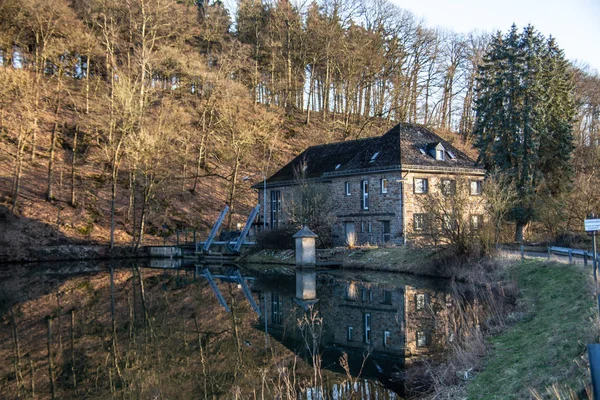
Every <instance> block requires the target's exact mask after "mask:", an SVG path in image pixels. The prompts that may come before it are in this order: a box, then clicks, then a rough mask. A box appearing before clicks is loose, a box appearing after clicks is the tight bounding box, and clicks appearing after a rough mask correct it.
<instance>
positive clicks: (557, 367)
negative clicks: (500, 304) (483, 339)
mask: <svg viewBox="0 0 600 400" xmlns="http://www.w3.org/2000/svg"><path fill="white" fill-rule="evenodd" d="M508 273H509V274H510V278H512V279H514V280H515V281H516V282H517V284H518V286H519V288H520V299H519V301H520V305H521V306H522V307H520V308H521V309H523V310H524V312H525V314H524V316H523V317H522V318H520V319H519V321H518V322H516V323H515V324H514V325H513V326H511V327H509V328H507V330H505V331H504V332H503V333H502V334H500V335H498V336H495V337H492V338H491V340H490V342H491V347H492V349H491V351H490V353H489V354H488V356H487V360H486V361H485V363H484V369H483V371H481V372H479V373H478V374H476V375H475V378H474V379H473V381H471V382H470V383H469V384H468V385H467V393H468V398H469V399H526V398H531V397H532V394H531V391H530V389H534V390H535V391H537V393H540V394H542V395H543V397H544V398H546V397H548V396H549V395H548V393H549V392H548V388H550V387H551V386H553V385H554V387H555V388H556V387H559V386H560V387H562V388H564V387H567V386H568V387H570V388H572V389H573V390H575V391H576V392H579V391H581V389H582V388H583V387H584V383H587V382H589V372H588V367H587V363H586V362H585V359H584V356H585V355H586V347H585V346H586V344H587V343H593V342H595V341H596V339H597V335H596V332H594V329H593V328H594V325H595V320H596V319H597V313H596V310H595V302H594V297H593V296H592V295H591V290H590V283H589V282H590V279H589V275H590V272H589V271H588V270H584V269H583V268H580V267H575V266H573V265H566V264H558V263H553V262H542V261H534V260H527V261H523V262H520V263H517V264H515V265H514V266H512V267H510V269H509V270H508Z"/></svg>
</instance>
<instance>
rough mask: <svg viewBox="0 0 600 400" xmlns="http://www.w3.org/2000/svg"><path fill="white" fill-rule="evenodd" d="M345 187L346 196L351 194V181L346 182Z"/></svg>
mask: <svg viewBox="0 0 600 400" xmlns="http://www.w3.org/2000/svg"><path fill="white" fill-rule="evenodd" d="M344 187H345V189H346V196H350V182H346V183H345V184H344Z"/></svg>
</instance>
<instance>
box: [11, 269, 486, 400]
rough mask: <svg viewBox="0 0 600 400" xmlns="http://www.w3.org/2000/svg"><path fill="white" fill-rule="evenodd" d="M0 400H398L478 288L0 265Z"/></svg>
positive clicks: (473, 304)
mask: <svg viewBox="0 0 600 400" xmlns="http://www.w3.org/2000/svg"><path fill="white" fill-rule="evenodd" d="M0 282H1V283H0V314H1V315H2V325H1V327H0V359H2V360H5V362H3V363H2V364H1V365H0V394H1V395H0V397H2V398H16V397H23V398H31V397H34V398H52V397H54V398H61V399H75V398H98V399H103V398H111V397H113V398H141V399H159V398H160V399H163V398H164V399H180V398H194V399H198V398H204V399H213V398H233V399H247V398H252V399H254V398H259V399H271V398H281V399H291V398H294V399H295V398H302V399H318V398H327V399H345V398H355V399H371V398H373V399H375V398H377V399H402V398H405V396H407V395H412V394H414V393H419V392H427V390H428V388H429V386H430V385H432V384H433V382H432V377H431V373H427V372H428V368H430V366H431V365H438V366H439V365H442V366H443V365H444V362H446V360H447V358H448V357H449V356H451V353H452V350H453V349H454V348H455V347H456V346H457V345H459V344H460V342H461V338H465V337H467V336H472V335H474V334H477V332H479V330H480V329H481V328H482V325H485V324H486V323H487V320H488V319H489V318H490V312H489V310H488V309H487V307H486V306H485V305H486V304H489V303H491V302H492V301H490V296H492V297H493V294H491V293H492V291H491V290H490V289H489V288H487V289H486V288H478V287H475V286H472V285H457V284H456V283H453V282H450V281H446V280H431V279H423V278H418V277H415V276H410V275H402V274H393V273H378V272H372V271H353V270H321V269H302V270H294V269H289V268H282V267H273V266H264V265H206V264H193V263H189V264H186V263H182V262H181V261H178V260H121V261H111V262H108V261H97V262H63V263H40V264H24V265H4V266H3V267H2V270H0Z"/></svg>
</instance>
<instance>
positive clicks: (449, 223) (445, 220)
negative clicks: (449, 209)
mask: <svg viewBox="0 0 600 400" xmlns="http://www.w3.org/2000/svg"><path fill="white" fill-rule="evenodd" d="M442 227H443V228H444V229H446V230H448V231H452V230H455V229H456V228H457V227H458V223H457V222H456V220H455V219H454V218H452V216H451V215H448V214H444V215H442Z"/></svg>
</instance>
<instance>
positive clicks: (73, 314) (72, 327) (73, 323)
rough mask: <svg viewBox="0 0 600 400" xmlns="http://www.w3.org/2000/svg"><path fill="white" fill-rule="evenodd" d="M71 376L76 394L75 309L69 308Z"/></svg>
mask: <svg viewBox="0 0 600 400" xmlns="http://www.w3.org/2000/svg"><path fill="white" fill-rule="evenodd" d="M71 378H72V379H73V389H74V390H75V394H76V395H77V375H76V373H75V309H72V310H71Z"/></svg>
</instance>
